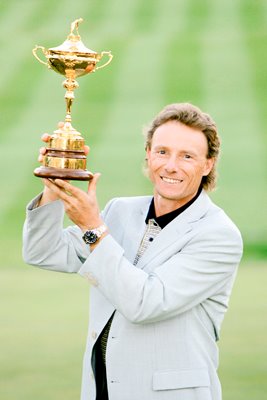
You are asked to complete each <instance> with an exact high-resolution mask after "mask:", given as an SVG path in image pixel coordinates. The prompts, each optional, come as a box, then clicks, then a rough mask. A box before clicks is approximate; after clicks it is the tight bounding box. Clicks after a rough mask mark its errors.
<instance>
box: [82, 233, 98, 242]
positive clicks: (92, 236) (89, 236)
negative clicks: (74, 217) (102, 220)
mask: <svg viewBox="0 0 267 400" xmlns="http://www.w3.org/2000/svg"><path fill="white" fill-rule="evenodd" d="M97 239H98V236H97V234H96V233H94V232H92V231H87V232H85V234H84V235H83V240H84V241H85V243H87V244H93V243H95V242H96V241H97Z"/></svg>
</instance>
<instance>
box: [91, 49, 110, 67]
mask: <svg viewBox="0 0 267 400" xmlns="http://www.w3.org/2000/svg"><path fill="white" fill-rule="evenodd" d="M104 54H107V55H108V56H109V59H108V61H107V62H106V63H105V64H103V65H100V67H96V69H95V71H96V70H97V69H101V68H104V67H106V65H108V64H109V63H110V62H111V60H112V58H113V55H112V54H111V51H102V52H101V58H102V57H103V55H104ZM101 58H100V59H101Z"/></svg>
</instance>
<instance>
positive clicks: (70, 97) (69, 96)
mask: <svg viewBox="0 0 267 400" xmlns="http://www.w3.org/2000/svg"><path fill="white" fill-rule="evenodd" d="M74 73H75V71H74V70H66V77H67V79H66V80H65V81H64V82H63V86H64V88H65V89H67V90H66V93H65V99H66V106H67V115H66V118H65V122H71V106H72V103H73V101H74V98H75V96H74V90H75V89H76V88H78V87H79V84H78V82H77V81H76V80H75V79H74V76H75V75H74Z"/></svg>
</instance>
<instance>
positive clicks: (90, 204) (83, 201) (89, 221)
mask: <svg viewBox="0 0 267 400" xmlns="http://www.w3.org/2000/svg"><path fill="white" fill-rule="evenodd" d="M99 177H100V174H99V173H97V174H95V175H94V176H93V178H92V180H91V181H90V182H89V185H88V191H87V193H86V192H84V191H83V190H81V189H79V188H77V187H75V186H73V185H71V184H70V183H68V182H66V181H64V180H62V179H54V180H50V179H43V181H44V184H45V187H46V188H47V189H48V190H49V191H51V192H52V193H53V195H55V196H57V198H59V199H61V200H62V201H63V203H64V206H65V211H66V214H67V215H68V217H69V218H70V219H71V220H72V222H74V224H76V225H78V226H79V227H80V228H81V230H82V231H84V232H85V231H86V230H88V229H94V228H97V227H98V226H100V225H102V224H103V221H102V219H101V217H100V210H99V206H98V201H97V197H96V184H97V181H98V179H99Z"/></svg>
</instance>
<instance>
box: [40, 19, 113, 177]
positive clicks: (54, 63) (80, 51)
mask: <svg viewBox="0 0 267 400" xmlns="http://www.w3.org/2000/svg"><path fill="white" fill-rule="evenodd" d="M80 22H82V19H81V18H80V19H77V20H75V21H74V22H72V24H71V30H70V34H69V36H68V37H67V40H65V42H64V43H63V44H62V45H60V46H57V47H52V48H49V49H45V48H44V47H43V46H35V48H34V49H33V55H34V56H35V58H36V59H37V60H38V61H39V62H40V63H41V64H44V65H45V66H47V67H48V68H49V69H52V70H53V71H55V72H58V73H59V74H61V75H64V76H65V78H66V79H65V81H64V82H63V86H64V87H65V88H66V93H65V100H66V117H65V122H64V125H63V126H62V127H60V128H58V129H57V130H55V131H54V133H53V134H52V135H51V138H50V140H49V142H48V145H47V151H46V154H45V155H44V157H43V165H42V166H40V167H38V168H36V169H35V170H34V175H36V176H38V177H42V178H60V179H69V180H81V181H86V180H90V179H91V178H92V173H91V172H90V171H88V170H87V169H86V155H85V152H84V144H85V141H84V139H83V137H82V136H81V134H80V132H78V131H77V130H76V129H75V128H74V127H73V126H72V124H71V107H72V103H73V100H74V90H75V89H76V88H77V87H79V85H78V83H77V81H76V78H79V77H81V76H84V75H87V74H90V73H92V72H95V71H96V70H98V69H100V68H104V67H105V66H106V65H108V64H109V63H110V62H111V60H112V57H113V56H112V54H111V52H110V51H102V52H101V53H97V52H95V51H93V50H90V49H88V48H87V47H85V45H84V44H83V42H82V41H81V37H80V35H79V33H78V26H79V23H80ZM39 50H41V52H42V54H43V56H45V61H43V60H42V59H41V58H40V57H39V56H38V54H37V52H38V51H39ZM105 55H107V56H108V60H107V62H106V63H104V64H102V65H97V64H98V63H99V61H100V60H101V59H102V57H103V56H105Z"/></svg>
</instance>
